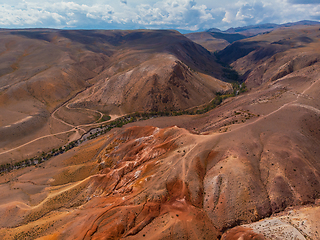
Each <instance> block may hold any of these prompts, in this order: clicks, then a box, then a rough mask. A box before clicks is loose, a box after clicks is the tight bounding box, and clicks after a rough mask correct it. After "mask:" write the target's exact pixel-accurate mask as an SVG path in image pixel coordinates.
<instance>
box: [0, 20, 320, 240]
mask: <svg viewBox="0 0 320 240" xmlns="http://www.w3.org/2000/svg"><path fill="white" fill-rule="evenodd" d="M203 36H204V39H203V38H202V42H201V41H198V43H199V44H203V46H204V47H206V46H209V45H206V41H207V40H208V39H209V38H207V37H208V36H207V35H205V34H204V35H203ZM210 36H211V35H210ZM188 37H190V36H188ZM211 37H212V36H211ZM211 37H210V38H211ZM205 39H207V40H205ZM220 40H221V39H220ZM220 40H219V39H216V40H215V41H216V42H217V44H218V45H217V46H216V47H217V48H215V49H221V50H220V51H218V52H216V53H215V54H213V53H210V51H208V50H211V51H212V49H208V50H206V49H205V48H204V47H202V46H200V45H198V44H197V43H194V42H192V41H191V40H189V39H188V38H186V37H185V36H183V35H181V34H179V33H178V32H175V31H58V30H28V31H27V30H26V31H22V30H16V31H11V32H10V31H9V30H4V31H3V32H1V33H0V41H1V42H2V43H3V44H1V46H2V47H3V49H1V51H2V52H1V55H0V58H2V59H3V61H2V64H1V69H0V73H1V76H0V84H1V86H0V90H1V92H0V104H1V105H0V109H1V110H0V134H1V139H0V141H1V142H0V159H1V163H2V164H5V163H14V162H19V161H21V160H24V159H26V158H30V157H34V156H38V155H40V154H41V153H42V152H48V151H50V150H51V149H53V148H59V147H61V146H63V145H65V144H66V143H68V142H70V141H73V140H76V139H78V138H80V137H81V136H82V135H83V134H84V133H85V132H87V131H88V130H89V129H93V128H96V127H99V126H100V125H103V124H107V121H108V120H105V119H104V118H105V117H106V116H107V115H110V116H111V120H110V121H112V120H113V119H116V118H117V117H119V116H125V115H126V114H130V113H134V112H139V113H141V112H149V113H150V112H153V113H154V114H155V115H156V113H157V112H169V113H170V112H171V113H172V112H179V111H184V110H188V109H190V108H192V107H195V106H200V105H204V106H206V104H208V103H209V102H210V101H211V100H212V99H215V98H216V97H217V96H226V97H224V98H223V101H222V102H221V103H220V104H219V105H217V106H216V107H215V108H214V109H212V110H210V111H207V112H205V113H202V114H194V115H190V114H181V115H178V114H176V115H177V116H173V115H174V114H168V115H170V116H162V117H148V119H146V120H141V121H136V122H131V123H128V124H126V125H124V126H122V127H121V128H118V127H115V128H112V129H111V130H110V131H108V132H107V133H105V134H103V135H101V136H97V137H96V138H93V139H91V140H86V141H84V142H82V143H81V144H79V145H77V146H76V147H74V148H72V149H70V150H69V151H66V152H64V153H63V154H59V155H57V156H54V157H51V158H50V159H49V160H46V161H44V162H42V163H40V164H36V165H33V166H29V167H22V168H19V169H15V170H12V171H10V172H3V173H2V174H1V176H0V189H1V192H2V194H0V214H1V216H2V218H1V219H0V238H1V239H43V240H44V239H225V240H229V239H244V240H246V239H248V240H249V239H270V240H271V239H279V240H280V239H301V240H309V239H314V240H316V239H320V236H319V234H320V223H319V214H320V157H319V156H320V155H319V154H320V147H319V146H320V121H319V120H320V99H319V97H317V96H318V93H319V90H320V71H319V69H320V63H319V61H320V30H319V27H317V26H293V27H287V28H279V29H276V30H274V31H272V32H270V33H264V34H261V35H257V36H254V37H250V38H244V39H242V40H237V41H233V42H227V43H226V42H223V44H225V47H224V48H223V49H222V47H221V44H222V43H221V41H220ZM208 41H209V42H210V43H212V40H210V39H209V40H208ZM4 59H5V60H4ZM35 66H36V67H35ZM236 73H237V74H236ZM236 82H238V83H239V84H240V85H242V84H243V83H245V85H246V89H247V91H242V92H241V93H240V92H238V91H237V90H236V89H232V88H234V86H235V83H236ZM242 86H244V85H242ZM233 90H235V94H233V93H232V92H233Z"/></svg>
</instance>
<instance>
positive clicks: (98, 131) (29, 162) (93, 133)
mask: <svg viewBox="0 0 320 240" xmlns="http://www.w3.org/2000/svg"><path fill="white" fill-rule="evenodd" d="M232 87H233V92H232V93H230V94H223V93H219V92H217V94H216V97H215V98H214V99H213V100H211V101H210V102H209V103H208V104H206V105H204V106H200V107H194V108H191V109H188V110H180V111H169V110H167V111H159V112H140V113H139V112H136V113H132V114H128V115H126V116H123V117H120V118H117V119H115V120H113V121H111V122H108V123H105V124H103V125H101V126H100V127H98V128H94V129H91V130H89V131H88V132H87V134H85V135H83V136H82V137H81V138H80V139H78V140H76V141H73V142H70V143H68V144H67V145H65V146H63V147H59V148H58V149H52V150H51V151H50V152H47V153H45V152H43V153H42V154H41V155H40V156H39V157H34V158H30V159H25V160H23V161H21V162H17V163H14V164H10V163H7V164H2V165H0V173H3V172H10V171H11V170H14V169H19V168H23V167H28V166H33V165H37V164H40V163H42V162H44V161H46V160H48V159H50V158H51V157H54V156H57V155H59V154H62V153H64V152H66V151H68V150H70V149H72V148H74V147H77V146H78V145H80V144H81V143H82V142H84V141H87V140H90V139H94V138H96V137H98V136H100V135H103V134H105V133H107V132H109V131H110V130H111V129H113V128H116V127H118V128H120V127H122V126H124V125H126V124H128V123H131V122H137V121H142V120H146V119H152V118H157V117H165V116H180V115H198V114H204V113H206V112H208V111H210V110H212V109H214V108H215V107H217V106H219V105H220V104H221V103H222V101H223V100H225V99H226V98H229V97H234V96H237V95H238V94H240V93H243V92H246V91H247V88H246V85H245V83H241V84H239V83H238V82H234V83H233V84H232ZM102 119H104V120H103V121H108V120H110V119H111V117H110V116H108V115H104V116H103V118H102ZM102 119H101V120H102Z"/></svg>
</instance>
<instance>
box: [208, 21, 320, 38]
mask: <svg viewBox="0 0 320 240" xmlns="http://www.w3.org/2000/svg"><path fill="white" fill-rule="evenodd" d="M318 24H320V22H318V21H309V20H303V21H299V22H292V23H284V24H275V23H265V24H256V25H249V26H245V27H237V28H229V29H228V30H226V31H224V32H225V33H240V34H242V35H245V36H247V37H252V36H255V35H258V34H261V33H264V32H270V31H273V30H275V29H277V28H281V27H292V26H297V25H310V26H314V25H318ZM208 31H210V29H209V30H208Z"/></svg>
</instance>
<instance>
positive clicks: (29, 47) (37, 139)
mask: <svg viewBox="0 0 320 240" xmlns="http://www.w3.org/2000/svg"><path fill="white" fill-rule="evenodd" d="M0 43H1V49H0V52H1V55H0V59H1V62H2V63H1V66H0V110H1V111H0V135H1V136H2V138H1V139H0V156H1V161H0V163H1V164H5V163H7V162H16V161H17V160H23V159H28V158H31V157H34V156H37V155H39V154H41V153H42V152H48V151H50V150H52V149H54V148H59V147H61V146H63V145H65V144H67V143H69V142H71V141H73V140H76V139H78V138H79V137H80V136H81V135H83V134H84V133H85V132H86V131H88V130H89V129H90V128H92V127H96V126H98V125H99V124H100V123H101V122H104V121H106V120H108V118H109V117H108V116H110V115H111V117H112V118H116V117H118V116H122V115H124V114H127V113H133V112H136V111H161V110H164V109H165V110H180V109H181V110H182V109H188V108H190V107H195V106H198V105H201V104H205V103H208V102H209V101H210V100H211V99H213V98H214V97H215V96H216V92H228V91H230V90H231V85H230V84H228V83H226V82H224V80H226V79H225V78H224V77H223V70H222V69H223V67H222V66H221V65H219V64H218V63H217V62H216V59H215V57H214V56H213V55H212V54H210V53H209V52H208V51H207V50H206V49H204V48H203V47H201V46H200V45H197V44H195V43H194V42H192V41H190V40H189V39H187V38H186V37H184V36H183V35H181V34H180V33H178V32H176V31H165V30H159V31H151V30H150V31H149V30H140V31H138V30H137V31H102V30H101V31H98V30H97V31H93V30H92V31H85V30H83V31H62V30H53V29H34V30H1V32H0ZM141 89H143V91H141Z"/></svg>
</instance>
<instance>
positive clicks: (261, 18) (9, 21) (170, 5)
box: [0, 0, 320, 30]
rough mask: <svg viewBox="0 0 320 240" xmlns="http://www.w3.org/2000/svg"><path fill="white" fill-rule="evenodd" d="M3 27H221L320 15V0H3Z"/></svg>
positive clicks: (0, 24) (0, 21) (0, 15)
mask: <svg viewBox="0 0 320 240" xmlns="http://www.w3.org/2000/svg"><path fill="white" fill-rule="evenodd" d="M4 2H5V3H3V4H0V27H9V28H10V27H56V28H63V27H69V28H70V27H73V28H106V29H108V28H109V29H112V28H123V29H131V28H144V27H145V28H177V29H189V30H198V29H206V28H211V27H219V28H222V29H225V28H228V27H237V26H244V25H248V24H257V23H266V22H274V23H284V22H289V21H298V20H303V19H320V4H317V3H316V2H317V1H316V0H305V1H303V0H285V1H283V0H270V1H262V0H224V1H219V2H217V1H212V0H109V1H106V0H92V1H90V2H88V1H85V0H73V1H72V0H67V1H64V0H61V1H54V0H48V1H45V2H43V1H41V2H40V0H24V1H20V0H11V1H9V0H4Z"/></svg>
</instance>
